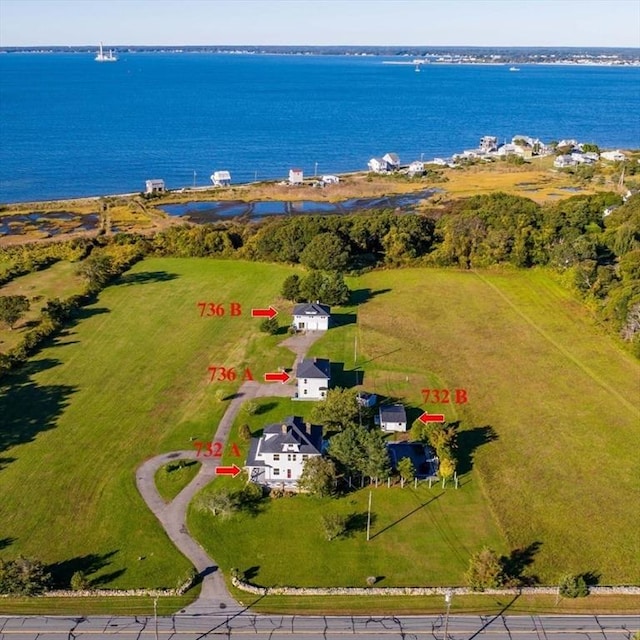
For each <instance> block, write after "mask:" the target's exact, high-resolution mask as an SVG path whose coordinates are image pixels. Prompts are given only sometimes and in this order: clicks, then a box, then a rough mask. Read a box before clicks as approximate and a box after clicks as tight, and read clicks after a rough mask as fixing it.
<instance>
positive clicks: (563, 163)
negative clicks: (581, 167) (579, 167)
mask: <svg viewBox="0 0 640 640" xmlns="http://www.w3.org/2000/svg"><path fill="white" fill-rule="evenodd" d="M576 164H577V161H576V160H575V159H574V158H573V157H572V156H570V155H568V154H564V155H561V156H558V157H557V158H556V159H555V160H554V161H553V166H554V167H556V169H564V168H566V167H574V166H575V165H576Z"/></svg>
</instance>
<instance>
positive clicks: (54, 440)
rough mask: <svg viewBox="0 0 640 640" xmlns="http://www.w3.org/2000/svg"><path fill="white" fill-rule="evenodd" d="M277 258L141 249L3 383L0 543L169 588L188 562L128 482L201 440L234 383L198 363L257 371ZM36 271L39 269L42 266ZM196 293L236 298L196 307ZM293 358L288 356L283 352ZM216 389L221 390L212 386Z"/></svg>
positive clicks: (266, 341) (61, 566) (281, 271)
mask: <svg viewBox="0 0 640 640" xmlns="http://www.w3.org/2000/svg"><path fill="white" fill-rule="evenodd" d="M289 272H290V270H289V269H287V268H285V267H278V266H268V265H261V264H249V263H241V262H213V261H209V260H179V259H173V260H172V259H165V260H146V261H144V262H142V263H139V264H138V265H136V267H135V268H134V269H133V270H132V271H130V272H129V273H128V274H127V275H126V276H125V277H124V278H123V279H122V281H121V283H120V284H116V285H114V286H111V287H109V288H107V289H106V290H105V291H103V292H102V293H101V294H100V297H99V299H98V301H97V303H96V304H94V305H93V306H91V307H88V308H86V309H85V310H83V312H82V315H81V317H80V318H79V320H78V321H77V323H76V324H75V326H72V327H70V328H69V329H68V330H67V331H65V332H64V333H63V334H61V335H60V336H59V337H58V338H56V340H55V341H54V343H53V344H52V345H51V346H50V347H48V348H46V349H44V350H43V351H41V352H40V354H39V355H38V356H37V357H36V358H34V359H33V360H32V362H31V364H30V366H29V367H28V368H27V369H26V370H25V371H24V372H22V373H20V374H19V375H16V376H15V377H13V378H9V379H8V380H7V381H6V383H7V385H8V386H5V387H3V388H1V389H0V416H1V419H0V420H1V422H2V430H1V431H0V495H1V496H2V500H0V523H1V525H0V526H1V528H0V548H1V551H0V552H1V553H2V557H5V558H11V557H15V556H17V555H18V554H19V553H22V554H24V555H27V556H34V557H38V558H41V559H42V560H44V561H45V562H48V563H58V564H57V566H56V567H54V572H55V573H56V575H57V576H59V577H60V579H61V580H64V579H65V578H66V579H68V578H69V577H70V576H71V574H72V573H73V571H75V570H77V569H81V568H82V569H84V570H85V571H87V573H89V577H90V579H92V580H93V581H94V584H95V585H96V586H104V585H109V586H114V587H119V588H128V587H138V586H148V587H164V586H166V587H174V586H175V585H176V584H177V582H178V581H179V580H181V579H182V578H183V576H184V574H185V572H186V570H187V569H188V567H189V563H188V562H187V560H186V559H185V558H183V557H182V556H181V555H180V554H179V553H178V552H177V551H176V550H175V548H174V547H173V545H172V544H171V543H170V542H169V540H168V538H167V537H166V536H165V534H164V532H163V531H162V530H161V528H160V526H159V524H158V523H157V521H156V520H155V518H154V517H153V515H152V514H151V513H150V512H149V511H148V510H147V508H146V506H145V505H144V502H143V501H142V499H141V497H140V496H139V494H138V492H137V490H136V487H135V482H134V471H135V469H136V468H137V467H138V466H139V464H140V463H141V462H142V461H144V460H145V459H147V458H149V457H151V456H154V455H156V454H158V453H160V452H163V451H170V450H175V449H189V448H190V447H192V446H193V445H192V443H191V440H190V438H194V439H199V440H210V439H211V437H212V435H213V433H214V432H215V430H216V426H217V420H218V419H219V418H220V417H221V416H222V414H223V412H224V410H225V408H226V404H227V403H226V402H225V401H222V400H221V397H226V396H228V395H229V394H230V392H232V391H233V390H234V389H236V388H237V387H238V386H239V384H240V381H239V380H238V381H237V382H235V383H217V382H215V383H209V372H208V367H209V366H210V365H218V366H225V367H237V368H238V371H244V367H250V368H251V371H252V372H253V374H254V375H255V376H256V377H257V376H261V375H262V374H263V373H264V372H265V371H266V370H268V369H267V368H266V367H267V365H268V364H271V359H272V358H273V353H274V349H273V345H274V344H275V342H276V340H277V338H272V337H266V336H264V335H263V334H260V333H259V332H258V324H259V321H258V320H255V319H252V318H251V317H250V309H251V307H252V306H264V305H268V304H269V303H272V302H274V300H275V299H276V297H277V292H278V290H279V288H280V284H281V282H282V280H283V279H284V277H285V276H286V275H287V274H288V273H289ZM40 275H41V276H44V277H46V272H42V273H41V274H40ZM199 301H210V302H216V303H224V304H227V303H229V302H239V303H241V305H242V308H243V314H242V315H241V316H239V317H230V316H229V315H228V314H227V315H225V316H224V317H221V318H220V317H213V318H210V317H209V318H208V317H201V316H200V309H199V308H198V306H197V303H198V302H199ZM291 360H293V355H292V354H291ZM218 392H219V393H218Z"/></svg>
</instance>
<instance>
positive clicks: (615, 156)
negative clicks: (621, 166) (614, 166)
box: [600, 150, 627, 162]
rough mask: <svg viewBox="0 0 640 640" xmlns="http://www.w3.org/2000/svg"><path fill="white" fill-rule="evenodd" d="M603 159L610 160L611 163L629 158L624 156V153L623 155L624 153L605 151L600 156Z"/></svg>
mask: <svg viewBox="0 0 640 640" xmlns="http://www.w3.org/2000/svg"><path fill="white" fill-rule="evenodd" d="M600 157H601V158H604V159H605V160H609V161H610V162H622V161H623V160H625V159H626V157H627V156H625V155H624V153H622V151H620V150H617V151H603V152H602V153H601V154H600Z"/></svg>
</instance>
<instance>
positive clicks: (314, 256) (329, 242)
mask: <svg viewBox="0 0 640 640" xmlns="http://www.w3.org/2000/svg"><path fill="white" fill-rule="evenodd" d="M349 258H350V255H349V246H348V244H347V243H346V242H345V241H344V240H343V239H342V238H341V237H340V236H339V235H337V234H335V233H330V232H328V233H320V234H318V235H317V236H315V237H314V238H313V239H312V240H311V242H309V244H308V245H307V246H306V247H305V248H304V251H303V252H302V253H301V254H300V262H301V263H302V264H303V265H305V266H306V267H308V268H309V269H320V270H322V271H344V269H346V267H347V265H348V264H349Z"/></svg>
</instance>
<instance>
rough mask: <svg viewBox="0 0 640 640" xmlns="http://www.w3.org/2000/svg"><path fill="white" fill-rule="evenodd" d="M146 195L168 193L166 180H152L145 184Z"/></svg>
mask: <svg viewBox="0 0 640 640" xmlns="http://www.w3.org/2000/svg"><path fill="white" fill-rule="evenodd" d="M144 184H145V193H164V192H165V191H166V189H165V186H164V180H159V179H152V180H147V181H146V182H145V183H144Z"/></svg>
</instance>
